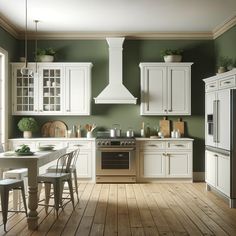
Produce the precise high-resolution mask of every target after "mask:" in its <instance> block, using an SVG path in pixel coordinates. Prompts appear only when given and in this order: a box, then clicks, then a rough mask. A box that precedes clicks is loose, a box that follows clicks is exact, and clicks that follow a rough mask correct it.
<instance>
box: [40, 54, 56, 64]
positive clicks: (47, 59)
mask: <svg viewBox="0 0 236 236" xmlns="http://www.w3.org/2000/svg"><path fill="white" fill-rule="evenodd" d="M39 61H40V62H53V61H54V56H51V55H43V56H39Z"/></svg>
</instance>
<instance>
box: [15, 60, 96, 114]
mask: <svg viewBox="0 0 236 236" xmlns="http://www.w3.org/2000/svg"><path fill="white" fill-rule="evenodd" d="M23 65H24V63H12V95H13V96H12V107H13V110H12V114H13V115H90V103H91V68H92V63H37V65H36V63H28V67H29V68H31V69H32V70H33V74H32V75H29V76H23V75H22V74H21V68H22V67H23Z"/></svg>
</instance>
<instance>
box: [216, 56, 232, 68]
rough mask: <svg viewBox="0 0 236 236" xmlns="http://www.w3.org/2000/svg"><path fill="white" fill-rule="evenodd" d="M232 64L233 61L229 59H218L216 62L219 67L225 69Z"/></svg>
mask: <svg viewBox="0 0 236 236" xmlns="http://www.w3.org/2000/svg"><path fill="white" fill-rule="evenodd" d="M232 64H233V60H232V59H231V58H229V57H223V56H222V57H220V58H219V61H218V66H219V67H224V68H227V67H228V66H230V65H232Z"/></svg>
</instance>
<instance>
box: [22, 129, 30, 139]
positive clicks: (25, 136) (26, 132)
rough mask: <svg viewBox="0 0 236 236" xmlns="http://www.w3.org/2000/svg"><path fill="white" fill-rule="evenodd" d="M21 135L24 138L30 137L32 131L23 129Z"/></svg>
mask: <svg viewBox="0 0 236 236" xmlns="http://www.w3.org/2000/svg"><path fill="white" fill-rule="evenodd" d="M23 137H24V138H32V131H24V132H23Z"/></svg>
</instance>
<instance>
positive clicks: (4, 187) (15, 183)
mask: <svg viewBox="0 0 236 236" xmlns="http://www.w3.org/2000/svg"><path fill="white" fill-rule="evenodd" d="M14 189H20V190H21V194H22V199H23V203H24V207H25V211H10V210H8V202H9V191H10V190H14ZM0 194H1V206H2V219H3V224H4V231H5V232H6V224H7V215H8V212H25V214H26V216H27V207H26V200H25V189H24V181H23V180H17V179H2V180H0Z"/></svg>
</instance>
